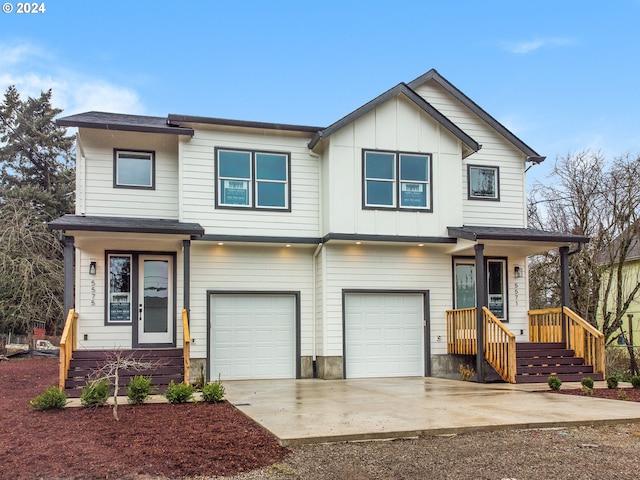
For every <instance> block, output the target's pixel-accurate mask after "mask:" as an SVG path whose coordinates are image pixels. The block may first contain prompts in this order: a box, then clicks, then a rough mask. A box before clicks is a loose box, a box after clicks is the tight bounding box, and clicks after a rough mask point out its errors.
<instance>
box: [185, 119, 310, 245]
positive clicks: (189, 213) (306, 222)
mask: <svg viewBox="0 0 640 480" xmlns="http://www.w3.org/2000/svg"><path fill="white" fill-rule="evenodd" d="M309 140H310V137H308V136H301V135H300V134H295V133H291V134H282V133H273V132H272V131H264V132H260V133H254V132H248V133H240V132H238V131H232V130H229V129H225V130H216V129H212V128H206V127H202V126H200V127H199V128H198V129H197V130H196V133H195V135H194V136H193V138H189V139H184V140H183V142H182V144H181V147H180V151H181V161H182V165H181V173H182V186H181V190H182V205H181V210H182V212H181V215H182V218H181V220H183V221H185V222H198V223H200V224H201V225H202V226H203V227H204V228H205V231H206V233H208V234H211V233H216V234H224V235H263V236H312V237H313V236H318V230H319V215H318V205H319V177H318V175H319V165H318V158H317V157H315V156H313V155H310V153H309V150H308V148H307V143H308V142H309ZM215 147H227V148H239V149H246V150H262V151H277V152H288V153H290V154H291V179H290V186H291V211H290V212H287V211H261V210H248V209H246V210H245V209H228V208H218V209H216V208H215V195H216V185H215V170H214V167H215V157H214V155H215V154H214V149H215Z"/></svg>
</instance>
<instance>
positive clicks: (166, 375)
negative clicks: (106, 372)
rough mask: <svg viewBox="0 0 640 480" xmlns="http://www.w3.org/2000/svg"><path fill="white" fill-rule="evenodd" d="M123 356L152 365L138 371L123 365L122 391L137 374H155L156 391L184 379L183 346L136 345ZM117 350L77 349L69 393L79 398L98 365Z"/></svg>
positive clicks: (68, 388) (120, 373)
mask: <svg viewBox="0 0 640 480" xmlns="http://www.w3.org/2000/svg"><path fill="white" fill-rule="evenodd" d="M119 352H120V353H121V354H122V355H123V358H131V359H136V360H140V361H142V362H148V363H151V364H152V365H153V367H152V368H149V369H146V370H142V371H138V370H135V369H122V370H120V371H119V376H120V382H119V383H120V388H121V392H123V393H124V392H125V390H126V386H127V385H129V380H130V379H131V378H132V377H134V376H136V375H143V376H146V377H151V384H152V385H154V386H156V387H157V388H158V390H157V392H156V393H164V391H165V390H166V388H167V385H169V383H170V382H171V381H172V380H173V381H174V382H175V383H179V382H182V381H183V380H184V363H183V362H184V360H183V350H182V349H181V348H161V349H133V350H120V351H119ZM116 353H118V352H117V351H115V350H76V351H74V352H73V357H72V359H71V364H70V367H69V374H68V378H67V380H66V382H65V393H66V394H67V396H68V397H72V398H74V397H75V398H77V397H79V396H80V394H81V393H82V388H83V387H84V386H85V385H86V384H87V382H88V381H89V380H90V379H91V378H92V377H94V376H95V372H96V370H97V369H98V368H100V367H101V366H103V365H104V364H105V362H108V361H110V360H111V359H113V358H114V355H115V354H116Z"/></svg>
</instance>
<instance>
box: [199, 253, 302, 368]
mask: <svg viewBox="0 0 640 480" xmlns="http://www.w3.org/2000/svg"><path fill="white" fill-rule="evenodd" d="M209 290H216V291H222V292H224V291H243V292H246V291H260V292H263V291H264V292H274V293H277V292H282V291H292V292H293V291H295V292H300V310H301V318H300V322H301V332H300V334H301V349H302V352H301V354H302V355H311V354H312V350H313V347H312V342H313V340H312V339H313V333H312V328H313V327H312V325H313V318H312V317H313V249H312V248H296V247H292V248H286V247H284V246H283V247H264V248H254V247H233V246H227V245H222V246H220V245H217V244H215V243H209V242H192V247H191V337H192V338H195V339H196V341H195V343H194V344H192V345H191V352H192V353H191V354H192V356H193V357H194V358H205V357H206V355H207V346H206V339H207V324H206V320H207V291H209Z"/></svg>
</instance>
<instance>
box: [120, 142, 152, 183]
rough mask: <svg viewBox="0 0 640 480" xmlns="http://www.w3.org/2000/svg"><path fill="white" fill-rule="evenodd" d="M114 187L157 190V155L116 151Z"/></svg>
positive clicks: (132, 151) (134, 151) (133, 151)
mask: <svg viewBox="0 0 640 480" xmlns="http://www.w3.org/2000/svg"><path fill="white" fill-rule="evenodd" d="M113 155H114V160H113V163H114V165H113V177H114V178H113V184H114V187H123V188H146V189H155V153H154V152H141V151H136V150H114V154H113Z"/></svg>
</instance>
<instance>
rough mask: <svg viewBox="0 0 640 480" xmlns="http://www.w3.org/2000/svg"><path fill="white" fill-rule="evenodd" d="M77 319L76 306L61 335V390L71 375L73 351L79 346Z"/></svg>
mask: <svg viewBox="0 0 640 480" xmlns="http://www.w3.org/2000/svg"><path fill="white" fill-rule="evenodd" d="M77 319H78V312H76V310H75V309H74V308H72V309H70V310H69V313H68V314H67V319H66V321H65V322H64V329H63V330H62V336H61V337H60V376H59V386H60V390H64V387H65V382H66V380H67V378H68V375H69V367H70V366H71V357H72V356H73V351H74V350H76V349H77V348H78V338H77V337H78V322H77Z"/></svg>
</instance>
